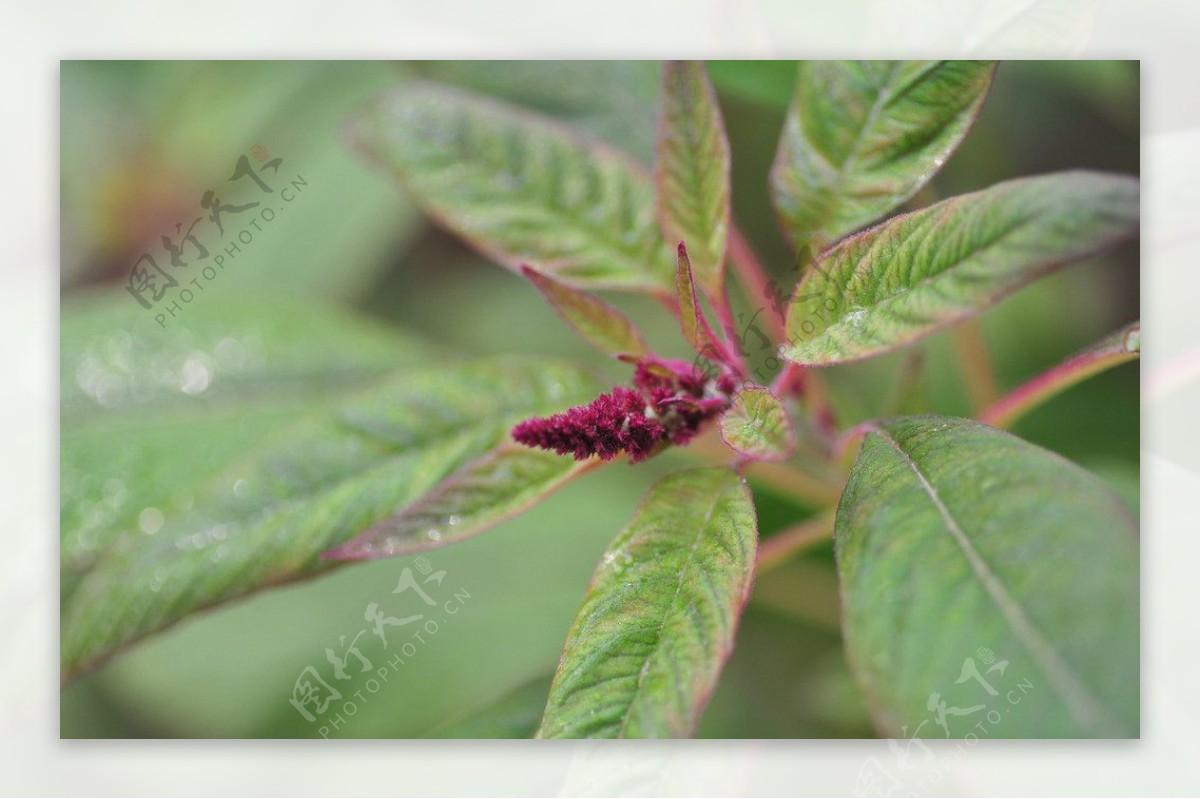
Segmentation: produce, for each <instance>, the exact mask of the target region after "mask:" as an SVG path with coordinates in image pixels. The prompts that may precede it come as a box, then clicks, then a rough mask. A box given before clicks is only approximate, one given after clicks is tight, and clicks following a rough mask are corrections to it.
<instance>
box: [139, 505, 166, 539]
mask: <svg viewBox="0 0 1200 799" xmlns="http://www.w3.org/2000/svg"><path fill="white" fill-rule="evenodd" d="M162 526H163V515H162V511H160V510H159V509H158V508H146V509H145V510H143V511H142V512H141V513H140V514H138V527H140V528H141V529H142V532H143V533H145V534H146V535H154V534H155V533H157V532H158V531H159V530H161V529H162Z"/></svg>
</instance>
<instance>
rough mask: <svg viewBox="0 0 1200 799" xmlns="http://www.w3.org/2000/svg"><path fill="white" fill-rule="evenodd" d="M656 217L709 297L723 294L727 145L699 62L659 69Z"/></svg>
mask: <svg viewBox="0 0 1200 799" xmlns="http://www.w3.org/2000/svg"><path fill="white" fill-rule="evenodd" d="M654 177H655V181H656V183H657V185H658V213H659V219H660V220H661V223H662V227H663V232H664V234H665V235H666V236H667V237H668V240H669V241H676V242H677V241H679V240H680V239H682V240H683V241H686V242H687V243H688V247H689V248H690V249H691V252H692V255H693V257H694V258H695V263H696V266H695V269H696V277H697V279H698V280H699V281H700V285H702V286H703V287H704V290H705V291H706V292H707V293H708V296H709V297H713V298H715V297H719V296H722V293H723V290H724V281H723V279H722V278H723V276H724V269H725V246H726V242H727V239H728V235H729V141H728V139H727V138H726V136H725V124H724V122H723V121H722V120H721V109H720V107H719V106H718V105H717V95H716V92H715V91H713V87H712V84H711V83H709V80H708V76H707V75H706V74H705V70H704V65H703V64H702V63H700V62H699V61H668V62H666V63H665V64H664V65H663V74H662V110H661V112H660V113H659V121H658V158H657V163H656V164H655V170H654Z"/></svg>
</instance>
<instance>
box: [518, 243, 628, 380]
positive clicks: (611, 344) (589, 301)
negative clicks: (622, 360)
mask: <svg viewBox="0 0 1200 799" xmlns="http://www.w3.org/2000/svg"><path fill="white" fill-rule="evenodd" d="M521 274H523V275H524V276H525V277H526V278H527V279H528V280H529V282H530V283H532V284H533V285H534V287H536V288H537V290H538V291H540V292H541V293H542V296H543V297H545V298H546V302H548V303H550V305H551V307H553V308H554V310H555V312H556V313H557V314H558V315H559V316H561V317H562V319H563V321H564V322H566V323H567V324H569V325H570V326H571V327H573V328H575V332H577V333H578V334H579V335H580V336H582V337H583V339H584V340H585V341H587V343H589V344H591V345H592V346H593V347H595V348H596V349H598V350H600V351H601V352H603V353H605V354H606V355H617V356H621V355H630V356H634V357H635V358H637V357H641V356H643V355H645V354H646V353H647V352H649V349H648V348H647V347H646V340H645V339H644V338H642V333H641V331H640V330H638V329H637V328H636V327H635V326H634V324H633V322H630V321H629V319H628V317H626V316H625V315H624V314H623V313H621V312H620V311H618V310H617V309H616V308H614V307H612V306H611V305H609V304H608V303H607V302H605V301H604V300H602V299H600V298H598V297H593V296H592V295H591V294H588V293H587V292H584V291H580V290H579V289H573V288H571V287H570V286H568V285H567V284H565V283H560V282H559V281H557V280H555V279H554V278H552V277H549V276H548V275H543V274H542V273H541V272H538V271H537V270H535V269H532V268H530V267H528V266H522V267H521Z"/></svg>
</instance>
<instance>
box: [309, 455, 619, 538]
mask: <svg viewBox="0 0 1200 799" xmlns="http://www.w3.org/2000/svg"><path fill="white" fill-rule="evenodd" d="M599 463H600V461H598V460H592V461H584V462H579V461H576V460H575V459H574V458H570V457H565V456H563V455H558V454H556V453H553V452H547V451H545V450H540V449H530V448H529V447H524V446H520V445H519V444H514V443H512V442H507V443H505V444H502V445H500V446H499V447H497V448H496V449H494V450H492V451H491V452H489V453H488V454H487V455H485V456H484V457H482V458H480V459H478V460H476V461H472V462H471V463H469V464H467V465H466V466H464V467H463V468H462V469H460V470H459V471H457V472H455V473H454V474H452V475H450V476H449V477H448V478H446V479H445V480H444V481H442V483H441V484H440V485H439V486H438V487H437V488H435V489H434V490H432V491H430V492H429V493H427V494H426V495H425V496H423V497H422V498H421V499H419V500H417V501H416V502H413V503H411V504H410V505H408V506H407V507H405V508H404V509H403V510H402V511H400V512H399V513H397V514H396V515H394V516H389V517H387V518H386V519H381V520H379V521H378V522H376V523H375V524H373V525H371V527H369V528H368V529H367V530H365V531H363V532H362V533H360V534H359V535H357V536H355V537H354V538H353V539H351V540H350V541H347V542H346V543H345V544H342V545H341V546H339V547H337V548H335V549H333V550H331V551H329V552H327V553H325V555H324V557H326V558H327V559H329V560H370V559H374V558H394V557H398V556H400V555H411V554H413V553H415V552H422V551H424V550H427V549H435V548H437V547H443V546H446V545H447V544H453V543H455V542H456V541H461V540H462V539H464V538H468V537H470V536H472V535H475V534H477V533H479V532H481V531H483V530H486V529H487V528H489V527H492V526H494V525H496V524H499V523H500V522H502V521H504V520H506V519H509V518H511V517H513V516H516V515H517V514H518V513H520V512H521V511H523V510H525V509H526V508H528V507H529V506H530V505H533V504H534V503H535V502H537V501H538V500H540V499H542V498H543V497H545V496H546V495H547V494H549V493H550V492H551V491H553V490H555V489H556V488H558V487H559V486H561V485H562V484H563V483H565V482H567V481H568V480H570V479H571V478H572V477H575V476H577V475H579V474H581V473H583V472H584V471H586V470H587V469H589V468H593V467H595V466H596V465H597V464H599Z"/></svg>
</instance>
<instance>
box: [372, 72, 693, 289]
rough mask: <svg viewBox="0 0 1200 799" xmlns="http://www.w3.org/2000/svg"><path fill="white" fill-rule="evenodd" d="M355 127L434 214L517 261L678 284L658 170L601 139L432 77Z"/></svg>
mask: <svg viewBox="0 0 1200 799" xmlns="http://www.w3.org/2000/svg"><path fill="white" fill-rule="evenodd" d="M353 131H354V137H355V139H356V141H357V143H358V144H359V146H360V147H361V148H362V149H363V150H364V151H365V152H366V153H367V154H368V155H369V156H370V157H371V158H372V159H373V160H374V161H376V162H377V163H378V164H379V165H380V166H383V167H385V168H386V169H388V170H389V171H391V172H393V173H395V174H396V175H397V176H398V177H399V178H400V179H401V180H402V181H403V183H404V184H405V186H406V187H407V188H408V189H409V191H410V192H412V194H413V195H414V196H415V197H416V199H417V201H418V202H419V203H421V205H422V206H423V207H424V208H425V210H426V211H427V212H428V213H429V214H431V215H432V216H433V217H434V218H436V219H437V220H439V221H440V222H441V223H442V224H444V225H445V226H446V227H448V228H450V229H451V230H453V231H455V232H456V233H458V234H459V235H461V236H463V237H464V238H465V239H466V240H467V241H469V242H470V243H471V244H473V245H474V246H475V247H476V248H478V249H479V250H480V251H481V252H483V253H485V254H487V255H489V256H490V257H493V258H495V259H496V260H498V261H499V262H500V263H502V264H504V265H505V266H507V267H509V268H510V269H513V270H516V269H518V268H519V267H520V266H521V264H522V263H526V262H529V263H536V264H538V265H539V266H540V267H541V268H542V269H544V270H545V271H547V272H549V273H551V274H553V275H555V276H556V277H558V278H560V279H562V280H566V281H568V282H570V283H572V284H574V285H577V286H589V287H612V288H633V289H643V290H650V291H664V290H666V289H668V287H669V286H670V285H671V263H670V261H669V260H668V255H669V251H668V250H667V249H666V247H665V245H664V244H663V239H662V235H661V234H660V233H659V230H658V225H657V224H656V220H655V218H654V189H653V185H652V184H651V182H650V178H649V176H648V175H647V174H645V172H644V171H643V170H642V169H641V168H640V167H638V166H637V165H636V164H634V163H633V162H632V161H630V160H629V159H628V158H626V157H625V156H623V155H620V154H619V153H617V152H615V151H613V150H611V149H609V148H607V147H605V146H604V145H601V144H599V143H598V142H593V141H590V140H586V139H584V138H582V137H577V136H575V135H573V134H572V133H571V132H569V131H568V130H566V129H564V128H562V127H560V126H559V125H557V124H556V123H554V122H551V121H549V120H547V119H544V118H542V117H539V116H537V115H535V114H531V113H525V112H522V111H520V110H518V109H516V108H513V107H511V106H506V105H504V104H502V103H498V102H494V101H491V100H485V99H483V98H480V97H476V96H473V95H471V94H468V93H466V92H463V91H459V90H455V89H450V88H448V87H439V86H435V85H431V84H422V83H409V84H405V85H404V86H402V87H400V88H398V89H395V90H393V91H392V92H390V93H389V94H387V95H384V96H383V97H382V98H381V99H380V100H379V101H377V102H376V104H375V105H373V106H372V107H370V108H369V109H367V111H366V112H365V113H363V114H362V115H361V116H360V117H359V118H358V119H357V120H356V122H355V124H354V127H353Z"/></svg>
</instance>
